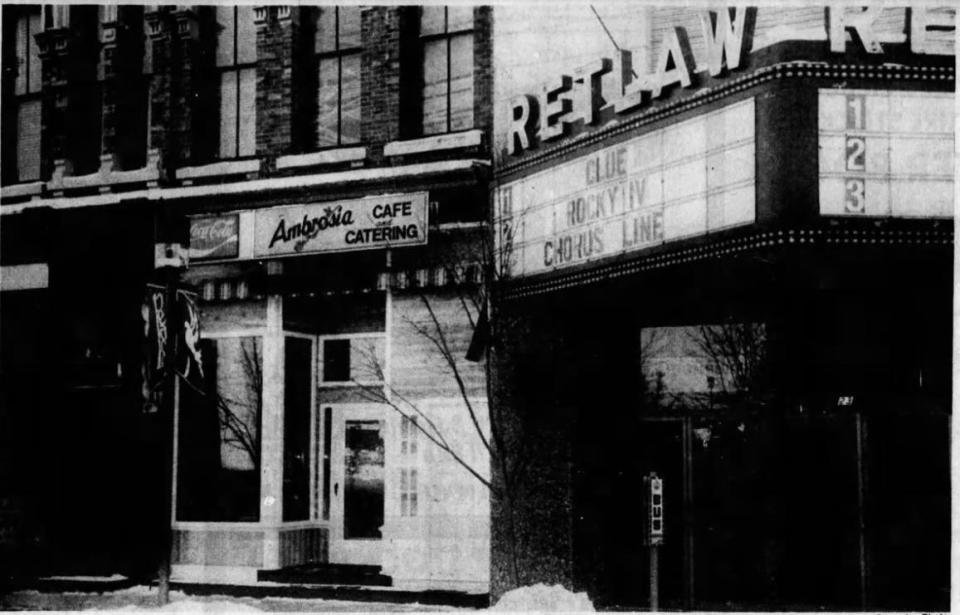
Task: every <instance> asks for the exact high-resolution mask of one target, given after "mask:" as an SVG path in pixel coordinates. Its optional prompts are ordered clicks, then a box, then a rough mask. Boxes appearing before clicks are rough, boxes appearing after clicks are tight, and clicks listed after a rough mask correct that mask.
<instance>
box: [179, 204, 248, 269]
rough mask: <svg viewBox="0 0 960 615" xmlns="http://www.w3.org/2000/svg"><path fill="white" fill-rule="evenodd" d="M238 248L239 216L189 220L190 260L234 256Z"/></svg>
mask: <svg viewBox="0 0 960 615" xmlns="http://www.w3.org/2000/svg"><path fill="white" fill-rule="evenodd" d="M239 248H240V216H239V215H238V214H231V215H228V216H214V217H206V218H193V219H191V220H190V260H196V261H199V260H212V259H219V258H236V257H237V255H238V254H239Z"/></svg>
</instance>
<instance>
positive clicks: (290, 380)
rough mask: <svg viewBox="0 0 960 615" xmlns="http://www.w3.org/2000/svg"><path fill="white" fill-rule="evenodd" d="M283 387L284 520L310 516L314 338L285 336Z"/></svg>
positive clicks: (302, 518) (296, 519)
mask: <svg viewBox="0 0 960 615" xmlns="http://www.w3.org/2000/svg"><path fill="white" fill-rule="evenodd" d="M284 352H285V360H284V387H283V396H284V400H283V406H284V410H283V412H284V419H283V520H284V521H304V520H306V519H308V518H309V516H310V402H311V399H312V396H311V389H312V387H313V379H312V376H311V373H310V370H311V362H312V359H313V341H312V340H310V339H306V338H299V337H286V338H285V343H284Z"/></svg>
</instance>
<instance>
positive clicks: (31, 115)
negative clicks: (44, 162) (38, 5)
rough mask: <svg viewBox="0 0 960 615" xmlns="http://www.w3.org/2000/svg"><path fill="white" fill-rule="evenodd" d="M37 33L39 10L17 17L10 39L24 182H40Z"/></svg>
mask: <svg viewBox="0 0 960 615" xmlns="http://www.w3.org/2000/svg"><path fill="white" fill-rule="evenodd" d="M39 32H40V11H39V10H34V11H29V12H27V13H23V14H21V15H20V16H19V17H18V18H17V26H16V33H15V35H14V37H13V44H14V48H15V49H14V54H13V57H14V58H15V59H16V68H17V76H16V78H15V80H14V85H13V94H14V98H15V102H14V104H15V106H16V113H17V126H16V133H15V139H16V150H15V151H16V178H15V181H18V182H25V181H34V180H38V179H40V88H41V74H40V53H39V50H38V48H37V41H36V38H35V36H36V35H37V33H39Z"/></svg>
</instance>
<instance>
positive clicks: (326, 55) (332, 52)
mask: <svg viewBox="0 0 960 615" xmlns="http://www.w3.org/2000/svg"><path fill="white" fill-rule="evenodd" d="M341 8H345V7H343V6H338V5H329V6H319V7H317V10H316V12H315V13H314V28H319V26H318V24H319V22H320V20H321V16H322V15H323V11H325V10H330V9H333V10H334V22H333V23H334V37H333V38H334V46H333V49H326V50H324V49H318V44H317V30H316V29H315V30H314V37H313V70H314V71H315V72H316V77H317V78H316V84H317V89H316V92H314V98H315V100H316V105H317V106H316V111H317V112H316V115H315V122H316V123H315V126H314V131H313V132H314V134H313V144H312V149H314V150H316V151H320V150H325V149H335V148H340V147H353V146H356V145H359V144H360V143H361V142H362V141H363V138H362V135H361V134H359V133H358V134H357V137H356V140H351V141H344V138H343V64H344V59H345V58H347V57H351V56H356V57H357V59H358V60H360V62H359V64H360V66H359V69H358V71H357V82H358V83H357V85H358V86H359V96H358V101H357V102H358V106H359V105H362V103H361V102H360V101H362V98H363V75H362V72H363V56H362V52H363V28H362V23H363V9H362V7H359V6H347V7H346V8H351V9H355V10H356V11H357V16H358V18H359V19H360V23H361V30H360V40H359V41H358V42H357V44H356V45H355V46H348V47H341V46H340V9H341ZM324 60H336V66H337V105H336V107H337V124H336V127H335V130H334V132H335V133H336V135H337V139H336V143H334V144H327V143H321V142H320V100H319V99H320V92H321V88H322V87H323V79H322V76H321V74H320V64H321V63H322V62H323V61H324ZM358 110H359V109H358ZM360 111H361V112H360V113H359V114H358V117H360V119H361V121H362V117H363V114H362V110H360ZM358 128H359V126H358Z"/></svg>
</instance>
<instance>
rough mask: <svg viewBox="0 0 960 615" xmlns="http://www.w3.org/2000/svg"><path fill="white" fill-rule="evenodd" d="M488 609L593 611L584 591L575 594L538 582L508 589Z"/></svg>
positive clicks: (560, 586) (562, 588)
mask: <svg viewBox="0 0 960 615" xmlns="http://www.w3.org/2000/svg"><path fill="white" fill-rule="evenodd" d="M490 610H491V611H544V612H570V611H580V612H587V613H593V612H594V610H595V609H594V608H593V604H592V603H591V602H590V598H589V597H587V594H586V592H582V593H579V594H575V593H573V592H572V591H570V590H568V589H566V588H565V587H563V586H562V585H544V584H543V583H538V584H536V585H530V586H528V587H519V588H517V589H514V590H510V591H508V592H507V593H505V594H504V595H503V596H502V597H501V598H500V600H498V601H497V603H496V604H495V605H494V606H492V607H490Z"/></svg>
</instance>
